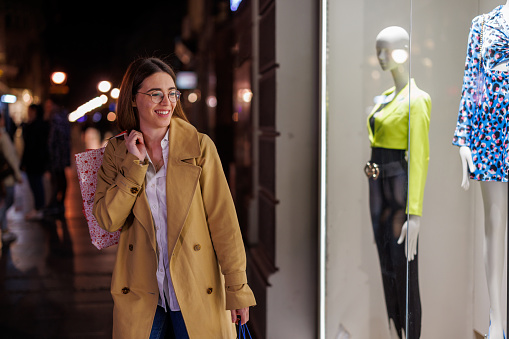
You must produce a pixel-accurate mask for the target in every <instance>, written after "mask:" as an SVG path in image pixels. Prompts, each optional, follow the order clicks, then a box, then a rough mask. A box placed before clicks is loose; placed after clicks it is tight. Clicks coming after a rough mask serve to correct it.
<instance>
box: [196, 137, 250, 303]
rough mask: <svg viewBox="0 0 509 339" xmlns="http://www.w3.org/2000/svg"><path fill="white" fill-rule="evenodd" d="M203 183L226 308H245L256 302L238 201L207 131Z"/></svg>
mask: <svg viewBox="0 0 509 339" xmlns="http://www.w3.org/2000/svg"><path fill="white" fill-rule="evenodd" d="M201 150H202V155H201V157H200V158H199V159H198V165H199V166H200V167H201V168H202V173H201V176H200V186H201V190H202V196H203V203H204V206H205V213H206V215H207V221H208V224H209V229H210V236H211V239H212V243H213V246H214V250H215V252H216V255H217V259H218V261H219V265H220V266H221V271H222V273H223V275H224V278H225V287H226V309H229V310H233V309H241V308H245V307H248V306H253V305H255V304H256V301H255V298H254V295H253V292H252V291H251V289H250V288H249V286H248V284H247V275H246V252H245V248H244V242H243V240H242V235H241V232H240V227H239V223H238V220H237V213H236V211H235V205H234V203H233V199H232V196H231V193H230V188H229V186H228V182H227V181H226V177H225V175H224V172H223V168H222V166H221V160H220V159H219V155H218V153H217V150H216V147H215V145H214V143H213V142H212V140H211V139H210V138H209V137H208V136H206V135H203V137H202V139H201Z"/></svg>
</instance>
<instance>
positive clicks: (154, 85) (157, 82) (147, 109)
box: [133, 72, 177, 132]
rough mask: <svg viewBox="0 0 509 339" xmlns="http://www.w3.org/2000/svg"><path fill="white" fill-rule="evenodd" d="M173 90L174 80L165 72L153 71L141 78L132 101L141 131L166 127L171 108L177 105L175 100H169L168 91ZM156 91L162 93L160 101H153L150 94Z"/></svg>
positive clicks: (169, 118) (174, 87)
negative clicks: (136, 110)
mask: <svg viewBox="0 0 509 339" xmlns="http://www.w3.org/2000/svg"><path fill="white" fill-rule="evenodd" d="M174 90H176V86H175V82H174V81H173V79H172V77H171V76H170V75H169V74H168V73H165V72H158V73H154V74H152V75H151V76H149V77H147V78H146V79H145V80H143V82H142V83H141V86H140V88H139V89H138V93H136V95H135V97H134V98H135V102H134V103H133V106H134V107H136V108H137V109H138V115H139V119H140V129H141V131H142V132H143V131H144V132H148V131H149V130H151V129H160V128H168V126H169V125H170V121H171V116H172V115H173V110H174V109H175V106H176V105H177V102H171V101H170V99H169V98H168V93H169V92H170V91H174ZM158 91H160V92H162V93H163V94H164V95H163V99H162V101H161V102H160V103H154V102H153V101H152V96H151V95H154V94H156V93H157V92H158ZM143 93H146V94H143ZM149 94H150V95H149Z"/></svg>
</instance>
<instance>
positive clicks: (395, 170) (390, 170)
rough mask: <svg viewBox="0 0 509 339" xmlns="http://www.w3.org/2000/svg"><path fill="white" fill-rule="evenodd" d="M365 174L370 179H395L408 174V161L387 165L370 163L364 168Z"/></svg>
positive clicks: (393, 162)
mask: <svg viewBox="0 0 509 339" xmlns="http://www.w3.org/2000/svg"><path fill="white" fill-rule="evenodd" d="M364 173H366V176H367V177H368V178H371V179H373V180H377V179H378V178H379V177H380V175H383V176H384V177H393V176H396V175H400V174H404V173H406V161H392V162H389V163H387V164H376V163H374V162H371V161H368V162H367V164H366V166H365V167H364Z"/></svg>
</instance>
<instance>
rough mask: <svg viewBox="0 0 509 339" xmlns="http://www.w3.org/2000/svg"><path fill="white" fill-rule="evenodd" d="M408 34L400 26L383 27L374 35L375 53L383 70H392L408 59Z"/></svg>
mask: <svg viewBox="0 0 509 339" xmlns="http://www.w3.org/2000/svg"><path fill="white" fill-rule="evenodd" d="M409 42H410V36H409V35H408V32H407V31H406V30H404V29H403V28H401V27H398V26H391V27H387V28H384V29H383V30H382V31H381V32H380V33H378V35H377V37H376V55H377V57H378V62H379V63H380V66H381V67H382V69H383V70H384V71H393V70H395V69H396V68H398V67H399V66H400V65H403V64H404V63H405V62H406V61H407V60H408V45H409Z"/></svg>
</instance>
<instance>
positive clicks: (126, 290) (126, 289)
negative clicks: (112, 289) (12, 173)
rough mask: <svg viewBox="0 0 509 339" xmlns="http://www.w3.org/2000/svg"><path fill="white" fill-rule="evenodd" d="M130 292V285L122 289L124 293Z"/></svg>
mask: <svg viewBox="0 0 509 339" xmlns="http://www.w3.org/2000/svg"><path fill="white" fill-rule="evenodd" d="M129 292H131V290H130V289H129V287H124V288H123V289H122V293H124V294H127V293H129Z"/></svg>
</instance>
